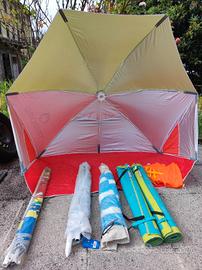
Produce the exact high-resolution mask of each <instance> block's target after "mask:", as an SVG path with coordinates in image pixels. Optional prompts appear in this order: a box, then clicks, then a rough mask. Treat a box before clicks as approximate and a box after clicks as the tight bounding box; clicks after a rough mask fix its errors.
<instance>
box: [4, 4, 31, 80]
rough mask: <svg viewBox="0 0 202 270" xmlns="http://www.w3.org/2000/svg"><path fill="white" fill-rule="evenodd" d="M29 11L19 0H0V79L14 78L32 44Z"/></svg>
mask: <svg viewBox="0 0 202 270" xmlns="http://www.w3.org/2000/svg"><path fill="white" fill-rule="evenodd" d="M32 40H33V33H32V27H31V21H30V14H29V11H28V10H26V7H23V5H22V4H21V3H20V1H12V0H0V81H3V80H15V79H16V78H17V76H18V75H19V73H20V71H21V70H22V59H23V55H26V54H27V51H28V50H27V48H28V47H29V46H32Z"/></svg>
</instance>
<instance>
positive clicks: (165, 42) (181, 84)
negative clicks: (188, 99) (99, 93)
mask: <svg viewBox="0 0 202 270" xmlns="http://www.w3.org/2000/svg"><path fill="white" fill-rule="evenodd" d="M138 89H148V90H150V89H151V90H153V89H162V90H163V89H164V90H167V89H173V90H179V91H192V92H195V91H196V90H195V88H194V86H193V84H192V82H191V81H190V79H189V77H188V75H187V73H186V71H185V69H184V67H183V64H182V62H181V59H180V57H179V53H178V51H177V47H176V44H175V40H174V38H173V34H172V29H171V25H170V22H169V19H168V18H167V19H166V20H165V21H164V22H162V23H161V24H160V25H159V26H158V27H157V28H156V27H155V28H154V29H153V31H152V32H151V33H150V34H149V35H148V36H147V37H146V38H145V40H144V41H143V42H142V43H141V44H140V45H139V46H138V47H136V48H135V49H134V51H133V52H132V53H131V54H130V56H129V57H128V58H127V59H126V61H125V62H124V64H123V65H122V67H121V68H120V69H119V71H118V72H117V73H116V74H115V76H114V78H113V79H112V81H111V82H110V83H109V85H108V87H107V88H106V90H107V91H108V92H119V91H130V90H138Z"/></svg>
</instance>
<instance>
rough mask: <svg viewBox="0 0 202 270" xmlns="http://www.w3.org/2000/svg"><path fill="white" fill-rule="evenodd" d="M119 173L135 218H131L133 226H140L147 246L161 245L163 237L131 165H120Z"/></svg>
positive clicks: (139, 228)
mask: <svg viewBox="0 0 202 270" xmlns="http://www.w3.org/2000/svg"><path fill="white" fill-rule="evenodd" d="M117 173H118V176H119V179H120V183H121V186H122V189H123V193H124V196H125V198H126V200H127V202H128V204H129V207H130V210H131V212H132V214H133V218H131V219H130V220H131V221H133V222H132V227H133V228H138V230H139V232H140V235H141V237H142V239H143V242H144V244H145V245H146V246H152V247H154V246H158V245H160V244H161V243H162V242H163V238H162V236H161V233H160V231H159V228H158V226H157V224H156V221H155V218H154V217H153V215H152V213H151V211H150V209H149V207H148V205H147V202H146V200H145V198H144V195H143V193H142V191H141V188H140V187H139V185H138V182H137V180H136V178H135V176H134V174H133V172H132V170H131V168H130V166H129V165H124V166H118V167H117Z"/></svg>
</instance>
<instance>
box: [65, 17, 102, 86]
mask: <svg viewBox="0 0 202 270" xmlns="http://www.w3.org/2000/svg"><path fill="white" fill-rule="evenodd" d="M60 15H61V13H60ZM64 16H65V15H64ZM61 17H62V19H63V21H64V23H65V25H66V26H67V28H68V29H69V32H70V33H71V36H72V38H73V40H74V43H75V45H76V47H77V49H78V51H79V53H80V55H81V57H82V59H83V61H84V63H85V64H86V67H87V69H88V71H89V73H90V75H91V77H92V79H93V81H94V83H95V84H96V88H97V89H96V90H98V83H97V81H96V78H95V77H94V75H93V73H92V72H91V69H90V68H89V65H88V62H87V61H86V59H85V57H84V55H83V53H82V51H81V49H80V47H79V45H78V43H77V41H76V39H75V37H74V35H73V33H72V30H71V28H70V26H69V24H68V20H64V18H63V16H62V15H61ZM65 18H66V17H65ZM66 19H67V18H66Z"/></svg>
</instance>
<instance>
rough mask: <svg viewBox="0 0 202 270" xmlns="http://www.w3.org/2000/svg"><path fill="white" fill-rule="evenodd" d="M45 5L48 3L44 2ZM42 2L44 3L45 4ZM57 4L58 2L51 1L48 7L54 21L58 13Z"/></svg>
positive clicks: (44, 0)
mask: <svg viewBox="0 0 202 270" xmlns="http://www.w3.org/2000/svg"><path fill="white" fill-rule="evenodd" d="M42 1H43V2H44V3H45V2H46V0H42ZM43 2H42V3H43ZM57 9H58V7H57V3H56V0H49V5H48V11H49V14H50V15H51V18H52V19H53V18H54V16H55V14H56V12H57Z"/></svg>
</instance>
